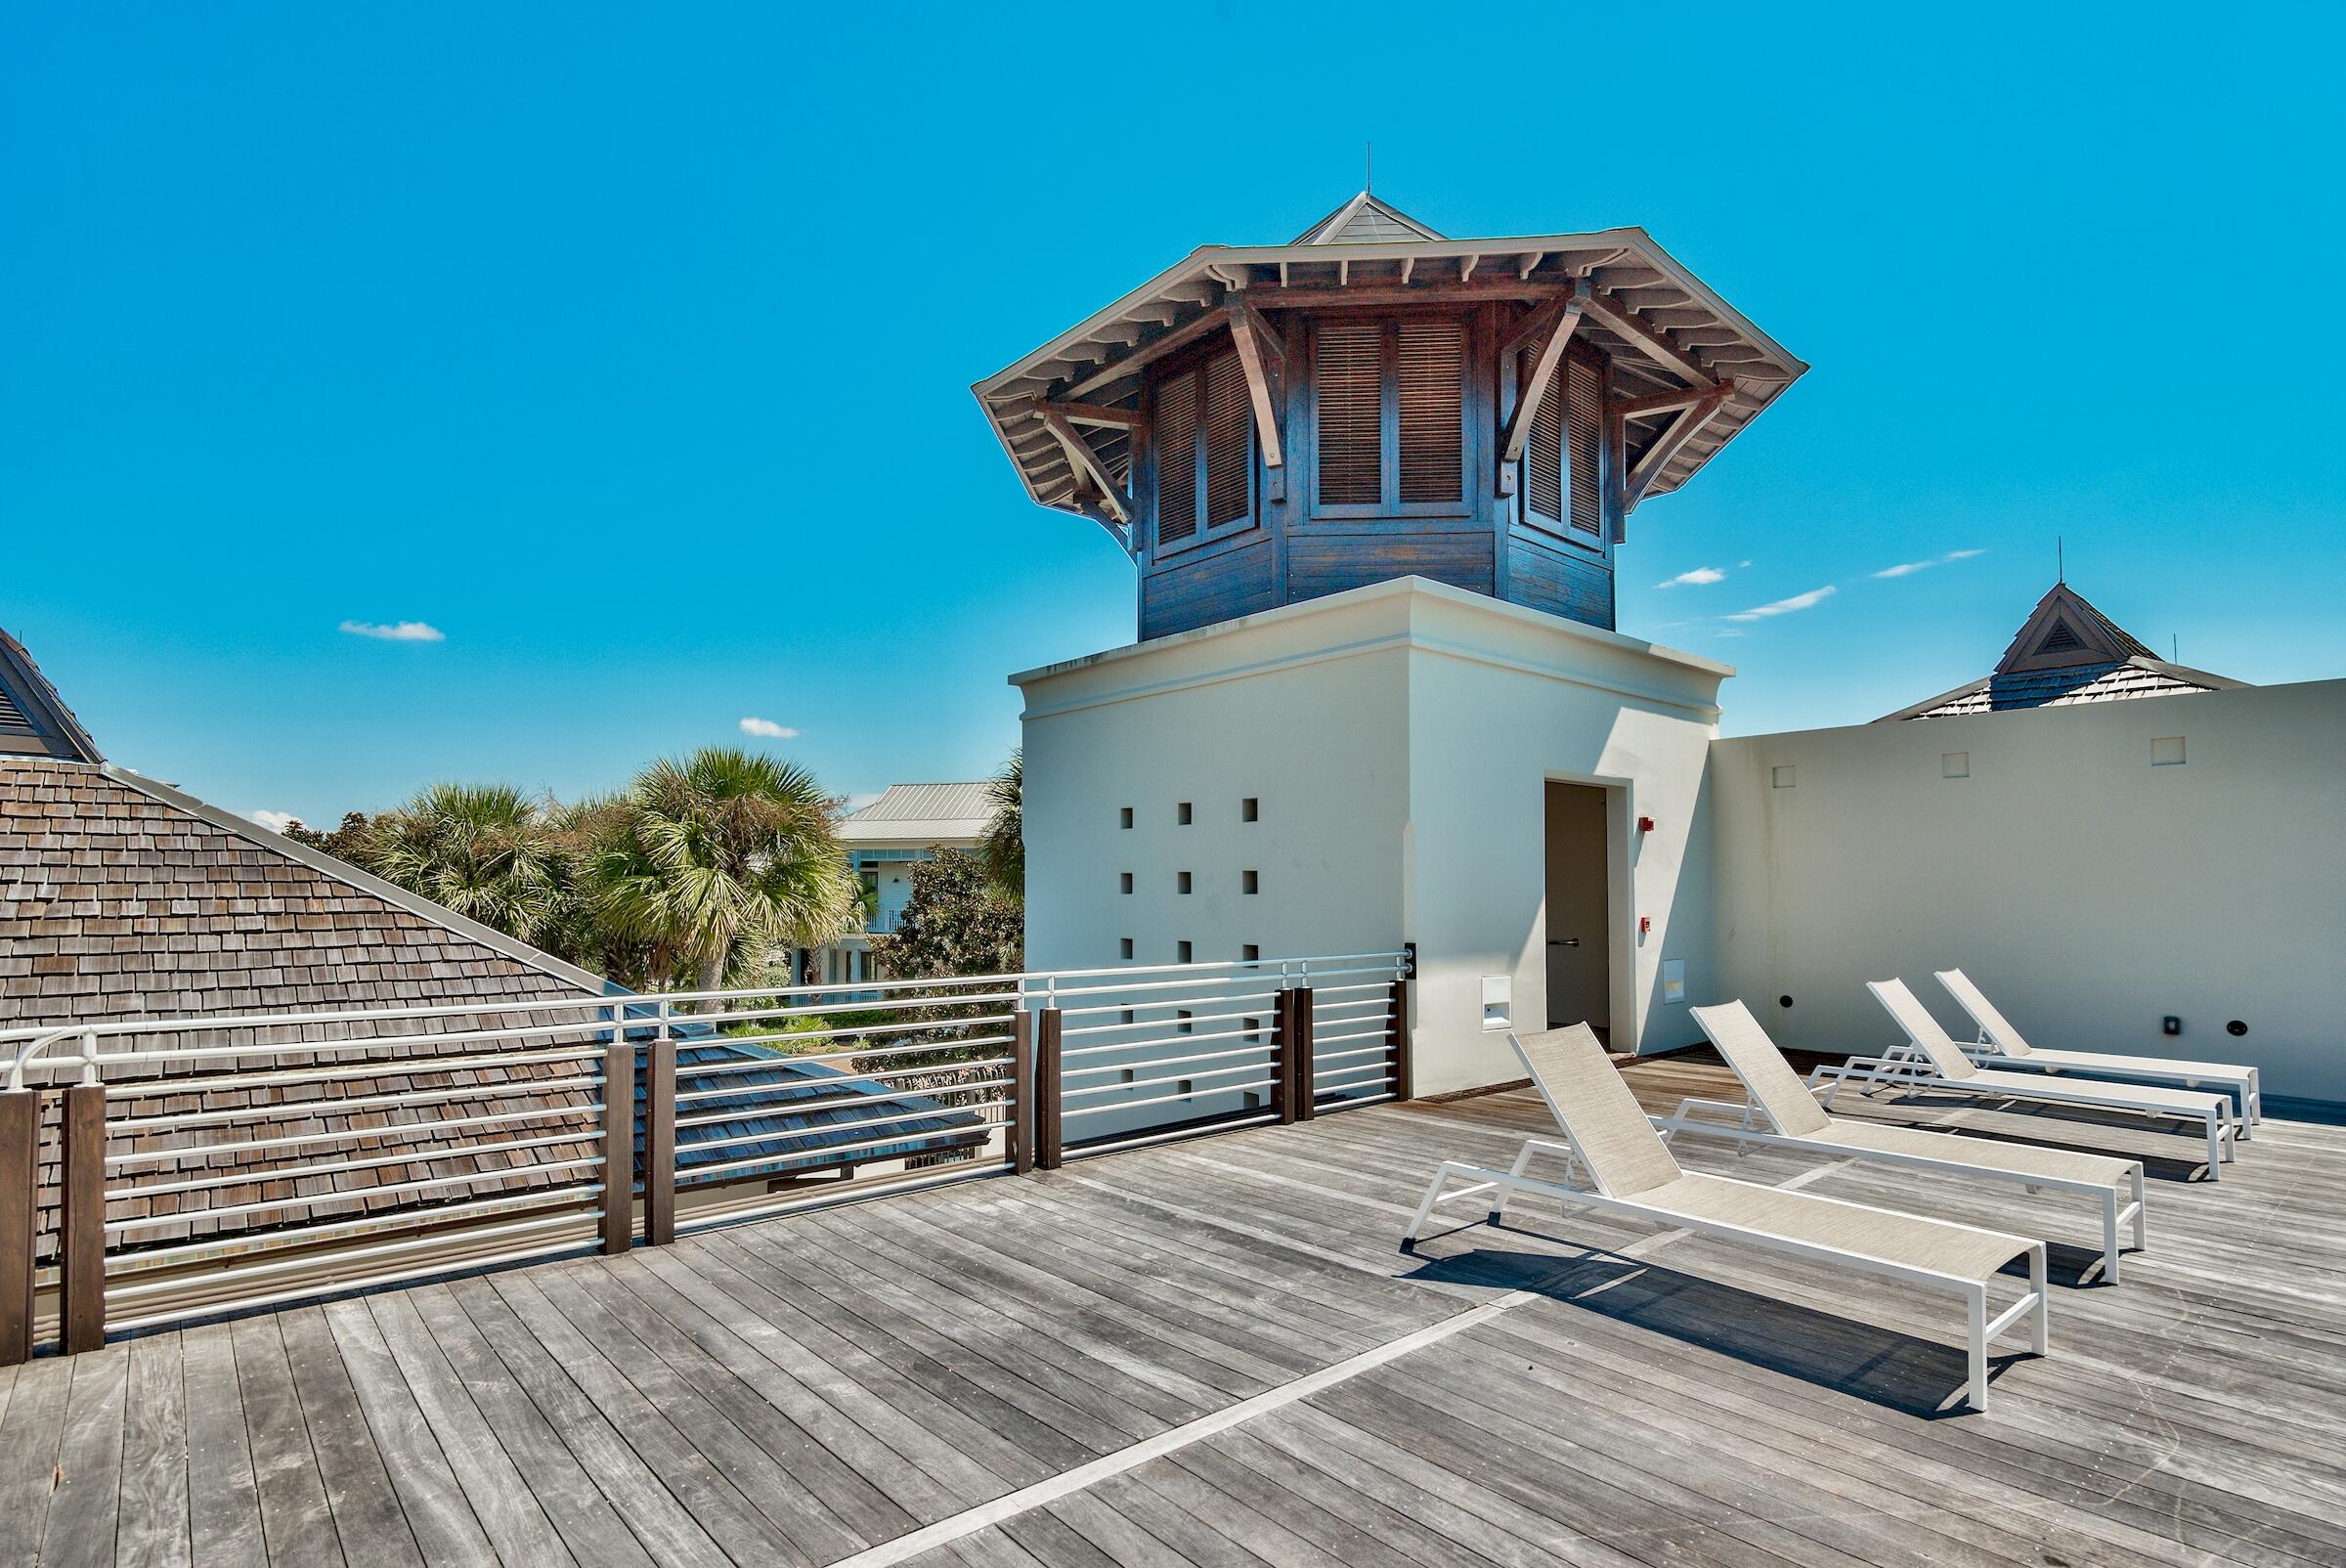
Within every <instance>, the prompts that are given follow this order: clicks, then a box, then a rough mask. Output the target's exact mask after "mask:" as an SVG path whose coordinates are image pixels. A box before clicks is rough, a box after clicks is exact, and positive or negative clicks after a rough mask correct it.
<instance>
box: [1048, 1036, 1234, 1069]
mask: <svg viewBox="0 0 2346 1568" xmlns="http://www.w3.org/2000/svg"><path fill="white" fill-rule="evenodd" d="M1270 1049H1271V1046H1270V1044H1269V1043H1268V1042H1265V1043H1264V1044H1262V1045H1240V1046H1234V1047H1233V1048H1231V1049H1230V1050H1228V1051H1198V1052H1195V1053H1193V1054H1192V1055H1189V1056H1172V1057H1150V1058H1148V1059H1146V1060H1144V1061H1140V1062H1108V1063H1104V1064H1102V1065H1101V1066H1099V1067H1067V1068H1065V1069H1064V1070H1062V1071H1061V1073H1060V1076H1061V1077H1062V1078H1080V1077H1088V1076H1090V1075H1091V1074H1093V1073H1095V1072H1122V1071H1129V1070H1130V1069H1132V1068H1134V1067H1175V1066H1178V1065H1179V1064H1181V1063H1184V1062H1227V1061H1229V1060H1230V1059H1231V1058H1232V1057H1241V1056H1252V1057H1259V1056H1261V1055H1263V1054H1264V1053H1265V1052H1267V1051H1269V1050H1270Z"/></svg>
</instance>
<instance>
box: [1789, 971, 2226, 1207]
mask: <svg viewBox="0 0 2346 1568" xmlns="http://www.w3.org/2000/svg"><path fill="white" fill-rule="evenodd" d="M1865 988H1866V989H1867V990H1869V991H1872V992H1873V993H1874V1000H1875V1001H1877V1002H1880V1003H1881V1004H1882V1006H1883V1007H1884V1008H1885V1009H1887V1010H1888V1011H1889V1013H1890V1017H1891V1018H1893V1019H1896V1020H1897V1021H1898V1027H1899V1028H1900V1029H1902V1030H1904V1031H1905V1034H1906V1043H1905V1044H1903V1045H1901V1046H1896V1047H1893V1048H1892V1049H1891V1050H1890V1051H1888V1052H1885V1053H1884V1054H1883V1055H1881V1056H1853V1057H1851V1058H1849V1059H1848V1060H1847V1061H1846V1062H1844V1063H1841V1064H1840V1065H1838V1066H1830V1065H1828V1066H1825V1067H1818V1068H1817V1069H1816V1070H1815V1071H1813V1072H1811V1073H1809V1074H1808V1082H1809V1084H1810V1085H1811V1086H1813V1085H1815V1084H1816V1083H1818V1082H1820V1081H1822V1080H1823V1079H1826V1078H1831V1079H1832V1080H1833V1087H1832V1088H1831V1089H1829V1090H1827V1091H1826V1093H1825V1109H1826V1110H1828V1111H1830V1110H1832V1109H1833V1097H1834V1096H1835V1095H1837V1094H1839V1093H1840V1092H1841V1089H1842V1086H1843V1085H1844V1084H1846V1083H1852V1082H1854V1083H1869V1084H1884V1085H1888V1086H1890V1087H1894V1088H1909V1089H1934V1090H1942V1091H1946V1092H1949V1093H1954V1094H1964V1095H1972V1096H1976V1097H1978V1098H1983V1099H1991V1100H2034V1101H2038V1102H2041V1103H2043V1104H2045V1105H2054V1106H2074V1107H2076V1108H2078V1109H2080V1110H2086V1111H2116V1112H2118V1113H2119V1114H2121V1115H2130V1116H2144V1117H2149V1118H2151V1119H2153V1120H2166V1121H2183V1122H2196V1123H2198V1124H2199V1125H2200V1126H2201V1127H2203V1128H2204V1129H2205V1130H2206V1133H2207V1177H2208V1180H2210V1181H2221V1180H2223V1178H2224V1162H2225V1161H2226V1160H2228V1159H2230V1158H2232V1153H2233V1151H2232V1140H2233V1135H2234V1133H2235V1132H2236V1131H2237V1122H2236V1121H2235V1120H2234V1119H2233V1113H2232V1096H2230V1095H2228V1094H2207V1093H2203V1092H2202V1091H2200V1090H2197V1089H2161V1088H2159V1087H2157V1086H2156V1085H2154V1084H2148V1083H2089V1082H2086V1081H2085V1080H2083V1079H2078V1078H2063V1079H2056V1078H2049V1077H2047V1076H2045V1074H2043V1073H2041V1072H2005V1071H2001V1070H1999V1069H1997V1068H1993V1067H1980V1066H1979V1065H1978V1064H1977V1063H1976V1062H1974V1061H1973V1060H1972V1059H1971V1058H1970V1057H1967V1056H1965V1055H1964V1054H1963V1047H1962V1046H1960V1045H1958V1044H1956V1043H1955V1041H1954V1040H1952V1039H1950V1038H1949V1037H1948V1035H1947V1031H1946V1030H1944V1029H1942V1028H1940V1027H1939V1026H1938V1020H1936V1019H1934V1018H1933V1017H1932V1016H1931V1013H1930V1010H1929V1009H1928V1008H1926V1007H1924V1006H1923V1004H1922V1003H1921V1002H1919V1001H1917V1000H1916V999H1915V995H1914V992H1912V991H1910V990H1908V989H1907V988H1906V982H1905V981H1904V980H1867V981H1866V982H1865Z"/></svg>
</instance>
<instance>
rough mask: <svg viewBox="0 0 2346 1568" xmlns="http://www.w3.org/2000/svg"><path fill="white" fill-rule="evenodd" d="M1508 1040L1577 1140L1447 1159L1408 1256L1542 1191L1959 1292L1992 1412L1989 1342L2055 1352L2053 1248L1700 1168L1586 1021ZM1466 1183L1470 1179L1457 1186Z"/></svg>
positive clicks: (1974, 1390) (1975, 1390)
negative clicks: (2018, 1276)
mask: <svg viewBox="0 0 2346 1568" xmlns="http://www.w3.org/2000/svg"><path fill="white" fill-rule="evenodd" d="M1507 1043H1508V1044H1510V1045H1512V1046H1513V1047H1514V1048H1515V1053H1516V1055H1517V1056H1519V1057H1521V1058H1522V1059H1523V1065H1524V1067H1526V1068H1527V1069H1528V1070H1529V1071H1530V1073H1531V1076H1532V1082H1533V1084H1534V1085H1535V1086H1536V1087H1537V1088H1538V1089H1539V1091H1540V1097H1541V1099H1542V1100H1543V1101H1545V1102H1546V1104H1547V1109H1548V1111H1549V1112H1550V1113H1551V1114H1553V1115H1554V1116H1555V1118H1556V1123H1557V1125H1558V1126H1559V1127H1561V1128H1562V1129H1563V1132H1564V1139H1565V1141H1564V1142H1563V1143H1560V1144H1559V1143H1556V1142H1553V1141H1551V1140H1545V1139H1538V1138H1535V1139H1531V1140H1529V1141H1527V1142H1526V1143H1525V1144H1524V1146H1523V1150H1522V1152H1521V1153H1520V1154H1517V1155H1516V1157H1515V1163H1514V1165H1513V1167H1512V1168H1511V1169H1508V1170H1505V1171H1499V1170H1492V1169H1488V1168H1485V1167H1483V1166H1479V1165H1470V1164H1467V1163H1465V1162H1464V1161H1461V1160H1444V1161H1443V1162H1442V1165H1441V1167H1440V1168H1439V1169H1437V1170H1436V1171H1435V1172H1434V1177H1433V1180H1432V1182H1431V1183H1430V1184H1429V1185H1428V1186H1427V1187H1426V1190H1425V1197H1424V1198H1423V1199H1422V1200H1421V1201H1420V1202H1419V1203H1418V1205H1417V1212H1416V1215H1415V1216H1414V1217H1413V1218H1412V1220H1411V1221H1410V1227H1409V1230H1408V1232H1407V1233H1406V1234H1405V1235H1404V1236H1403V1238H1402V1246H1403V1248H1404V1249H1405V1250H1407V1249H1409V1248H1411V1247H1412V1246H1414V1245H1415V1244H1416V1241H1417V1234H1418V1232H1419V1231H1420V1230H1422V1229H1423V1228H1424V1225H1425V1222H1426V1220H1427V1219H1428V1218H1429V1217H1430V1216H1431V1215H1432V1213H1433V1211H1434V1209H1435V1208H1436V1206H1438V1205H1439V1204H1442V1203H1447V1202H1455V1201H1456V1200H1458V1199H1460V1198H1472V1197H1477V1196H1480V1195H1483V1194H1489V1195H1491V1196H1490V1198H1489V1200H1488V1206H1489V1210H1490V1217H1491V1221H1492V1223H1493V1224H1497V1223H1498V1222H1499V1218H1500V1216H1501V1215H1502V1213H1503V1212H1504V1210H1505V1208H1506V1204H1507V1201H1508V1199H1509V1198H1513V1197H1514V1196H1515V1195H1516V1194H1517V1193H1538V1194H1541V1195H1542V1196H1544V1197H1548V1198H1557V1199H1559V1200H1561V1201H1562V1202H1563V1203H1564V1204H1565V1206H1566V1207H1567V1208H1568V1209H1569V1208H1573V1207H1580V1208H1586V1209H1591V1210H1594V1211H1596V1212H1598V1213H1606V1214H1620V1215H1624V1216H1627V1217H1629V1218H1632V1219H1641V1220H1646V1221H1649V1222H1651V1223H1653V1224H1657V1225H1667V1226H1674V1227H1677V1228H1681V1229H1684V1230H1689V1231H1693V1232H1696V1233H1697V1234H1699V1235H1703V1236H1714V1237H1720V1238H1724V1239H1726V1240H1729V1241H1744V1242H1748V1243H1750V1244H1752V1245H1755V1246H1760V1247H1765V1248H1768V1249H1770V1250H1772V1251H1778V1252H1789V1253H1791V1254H1793V1255H1795V1256H1798V1257H1803V1258H1808V1259H1811V1260H1813V1261H1816V1262H1821V1263H1827V1264H1832V1265H1835V1266H1837V1267H1841V1268H1845V1269H1850V1270H1854V1271H1857V1272H1860V1273H1866V1274H1878V1275H1882V1276H1884V1277H1885V1278H1888V1279H1893V1280H1899V1281H1903V1282H1905V1283H1906V1284H1909V1285H1922V1286H1924V1287H1926V1288H1930V1289H1935V1290H1944V1291H1947V1292H1949V1293H1951V1294H1954V1295H1957V1296H1960V1297H1962V1298H1963V1301H1964V1304H1965V1308H1966V1312H1967V1318H1968V1325H1967V1326H1968V1328H1969V1336H1968V1337H1969V1349H1970V1353H1971V1362H1970V1376H1969V1379H1968V1381H1967V1383H1966V1385H1965V1391H1966V1394H1967V1396H1968V1397H1969V1399H1970V1400H1971V1403H1972V1404H1973V1406H1974V1407H1975V1408H1984V1407H1985V1406H1986V1404H1987V1346H1988V1344H1989V1342H1990V1341H1991V1340H1993V1339H1994V1338H1995V1337H1996V1336H1997V1335H1999V1334H2001V1333H2002V1332H2003V1331H2004V1330H2005V1329H2006V1328H2011V1327H2012V1326H2013V1325H2014V1324H2016V1323H2018V1322H2020V1320H2021V1319H2022V1318H2027V1319H2028V1320H2029V1322H2030V1328H2031V1342H2032V1344H2033V1346H2034V1348H2035V1351H2036V1353H2037V1354H2038V1355H2040V1356H2041V1355H2044V1354H2045V1353H2046V1350H2047V1342H2048V1328H2049V1323H2048V1314H2049V1312H2050V1310H2051V1309H2050V1298H2049V1295H2048V1292H2047V1290H2046V1286H2045V1244H2044V1243H2043V1242H2042V1241H2029V1240H2028V1239H2027V1238H2025V1237H2019V1236H2005V1235H2002V1234H2000V1233H1998V1232H1995V1231H1983V1230H1979V1229H1977V1228H1975V1227H1973V1226H1969V1225H1950V1224H1947V1223H1946V1222H1944V1221H1941V1220H1931V1219H1921V1218H1917V1217H1916V1216H1914V1215H1911V1214H1896V1213H1892V1212H1890V1210H1888V1209H1879V1208H1868V1207H1866V1206H1865V1205H1864V1204H1861V1203H1847V1202H1843V1201H1842V1200H1841V1199H1839V1198H1819V1197H1817V1196H1816V1195H1815V1194H1813V1193H1788V1192H1784V1191H1782V1190H1781V1189H1779V1188H1774V1187H1763V1186H1760V1185H1759V1184H1758V1183H1756V1182H1740V1181H1734V1180H1730V1179H1729V1178H1727V1177H1724V1176H1704V1175H1696V1174H1690V1173H1688V1172H1687V1171H1685V1170H1683V1169H1682V1168H1680V1166H1679V1164H1678V1162H1677V1160H1676V1159H1674V1158H1673V1157H1672V1155H1671V1153H1670V1148H1669V1146H1668V1145H1666V1144H1665V1143H1663V1141H1662V1137H1661V1135H1660V1134H1659V1133H1657V1132H1655V1131H1654V1128H1653V1124H1652V1123H1651V1122H1649V1121H1648V1120H1647V1119H1646V1115H1645V1111H1644V1109H1643V1108H1642V1107H1640V1106H1639V1105H1638V1104H1637V1097H1636V1096H1635V1095H1633V1094H1631V1093H1630V1092H1629V1085H1628V1084H1627V1083H1626V1082H1624V1081H1623V1079H1622V1076H1621V1074H1620V1072H1619V1071H1617V1070H1616V1069H1615V1068H1614V1067H1613V1064H1612V1063H1610V1062H1608V1061H1607V1060H1606V1059H1605V1052H1604V1047H1603V1046H1601V1045H1599V1044H1598V1043H1597V1039H1596V1035H1595V1033H1594V1031H1592V1030H1591V1029H1590V1028H1589V1027H1588V1025H1587V1024H1574V1025H1572V1026H1571V1027H1570V1028H1564V1029H1549V1030H1547V1031H1546V1032H1545V1033H1542V1034H1534V1035H1530V1036H1518V1035H1515V1034H1512V1033H1510V1034H1509V1035H1508V1036H1507ZM1540 1153H1547V1154H1561V1155H1563V1156H1564V1157H1565V1158H1566V1160H1567V1164H1566V1168H1565V1179H1564V1180H1562V1181H1547V1180H1543V1179H1542V1178H1539V1177H1534V1176H1531V1175H1528V1174H1526V1170H1527V1168H1528V1166H1529V1165H1530V1163H1531V1159H1532V1156H1533V1155H1534V1154H1540ZM1584 1165H1585V1166H1586V1168H1587V1172H1588V1177H1589V1180H1590V1181H1591V1182H1592V1183H1593V1190H1591V1189H1590V1188H1588V1187H1582V1186H1576V1185H1574V1184H1573V1175H1574V1172H1575V1168H1576V1167H1578V1166H1584ZM1454 1180H1459V1181H1465V1182H1469V1183H1471V1184H1472V1185H1469V1186H1465V1187H1461V1188H1458V1189H1456V1190H1455V1191H1446V1189H1447V1188H1448V1187H1449V1184H1450V1183H1451V1182H1452V1181H1454ZM2015 1258H2026V1259H2027V1260H2028V1288H2027V1290H2026V1291H2024V1292H2023V1293H2022V1294H2021V1296H2020V1299H2019V1300H2018V1301H2016V1302H2015V1303H2013V1305H2012V1306H2010V1307H2008V1308H2006V1309H2005V1310H2004V1311H2003V1312H2002V1313H2000V1314H1999V1315H1998V1316H1997V1317H1996V1318H1995V1319H1994V1320H1993V1321H1990V1319H1989V1318H1988V1316H1987V1285H1988V1282H1989V1281H1991V1280H1993V1279H1994V1278H1995V1277H1996V1276H1997V1274H1999V1273H2000V1272H2001V1271H2002V1270H2003V1268H2004V1265H2006V1264H2007V1263H2010V1262H2011V1261H2012V1260H2013V1259H2015Z"/></svg>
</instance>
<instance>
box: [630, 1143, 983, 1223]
mask: <svg viewBox="0 0 2346 1568" xmlns="http://www.w3.org/2000/svg"><path fill="white" fill-rule="evenodd" d="M1009 1173H1010V1162H1009V1160H1007V1159H990V1160H989V1159H972V1160H970V1161H969V1162H967V1163H966V1164H956V1165H953V1166H950V1167H946V1168H942V1169H938V1170H925V1171H915V1172H913V1173H911V1174H909V1175H902V1176H873V1177H862V1176H859V1177H856V1178H855V1179H854V1180H852V1181H846V1182H836V1183H832V1184H831V1185H829V1186H827V1187H824V1188H821V1189H818V1190H816V1191H813V1192H802V1193H792V1194H778V1195H776V1196H774V1197H772V1198H768V1199H766V1200H764V1201H761V1202H724V1203H722V1204H721V1206H720V1205H718V1204H712V1205H710V1206H709V1208H708V1209H707V1210H704V1211H702V1212H700V1213H698V1214H696V1215H678V1216H677V1217H676V1234H677V1235H678V1236H689V1235H692V1234H695V1233H697V1232H701V1231H714V1230H719V1229H721V1228H723V1227H725V1226H727V1225H744V1224H747V1223H749V1222H750V1221H752V1220H762V1219H771V1218H772V1217H773V1216H775V1215H776V1214H795V1213H797V1212H799V1211H800V1210H802V1209H814V1208H832V1207H836V1206H838V1205H839V1204H842V1203H868V1202H871V1201H872V1200H873V1199H875V1198H892V1197H895V1196H896V1195H898V1194H901V1193H918V1192H924V1191H926V1190H927V1189H929V1188H932V1187H942V1186H945V1185H946V1184H948V1183H951V1182H966V1181H971V1180H975V1179H977V1178H979V1177H984V1176H1004V1175H1008V1174H1009Z"/></svg>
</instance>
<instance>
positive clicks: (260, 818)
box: [244, 811, 301, 833]
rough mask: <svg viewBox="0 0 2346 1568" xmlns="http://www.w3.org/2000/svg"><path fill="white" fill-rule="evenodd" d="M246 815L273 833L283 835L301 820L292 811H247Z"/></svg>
mask: <svg viewBox="0 0 2346 1568" xmlns="http://www.w3.org/2000/svg"><path fill="white" fill-rule="evenodd" d="M244 814H245V815H246V816H249V817H251V818H252V819H253V820H254V821H255V822H258V823H259V824H260V825H261V826H263V827H265V828H267V829H268V830H269V831H270V832H272V833H282V832H284V831H285V829H287V828H289V827H291V826H292V825H293V824H294V823H296V822H298V821H300V820H301V818H300V817H298V816H295V815H294V814H293V813H292V812H290V811H247V812H245V813H244Z"/></svg>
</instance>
